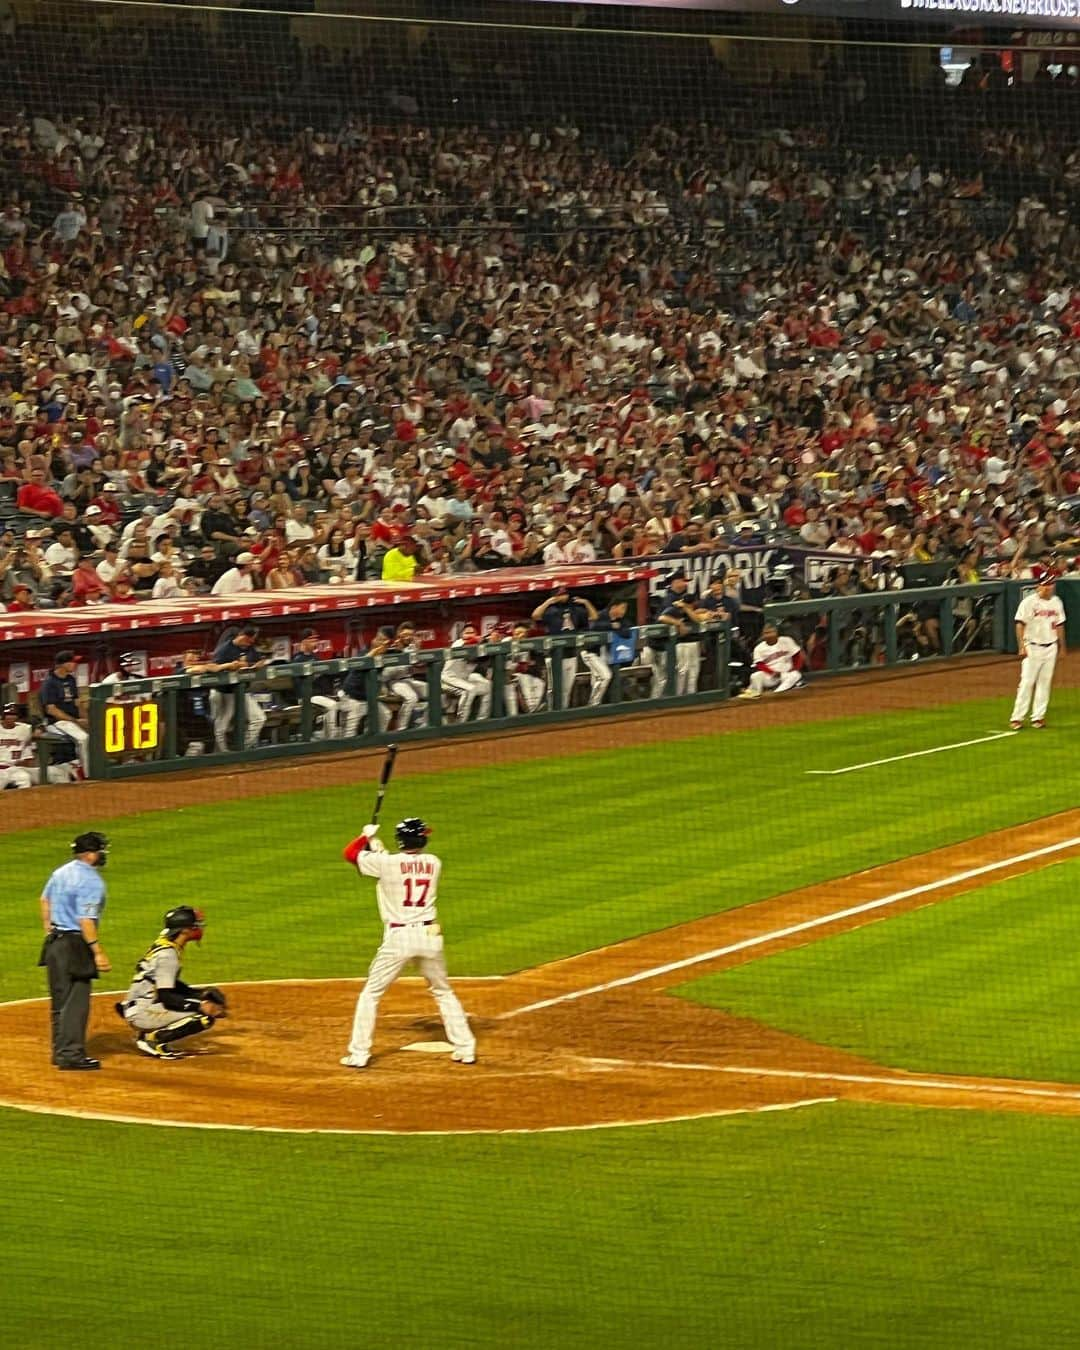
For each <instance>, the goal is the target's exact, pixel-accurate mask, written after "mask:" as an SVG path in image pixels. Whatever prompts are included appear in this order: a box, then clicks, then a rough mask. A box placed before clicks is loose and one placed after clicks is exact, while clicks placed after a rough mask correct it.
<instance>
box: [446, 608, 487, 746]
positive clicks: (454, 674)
mask: <svg viewBox="0 0 1080 1350" xmlns="http://www.w3.org/2000/svg"><path fill="white" fill-rule="evenodd" d="M479 641H480V634H479V633H478V632H477V629H476V625H475V624H471V623H467V624H466V625H465V627H464V628H462V630H461V635H460V637H457V638H455V639H454V641H453V642H451V644H450V657H449V659H448V660H447V661H446V662H445V664H444V665H443V670H442V682H443V688H444V689H449V690H451V691H452V692H453V693H455V694H458V695H459V696H460V697H459V701H458V721H459V722H467V721H468V720H469V718H470V717H471V716H472V711H473V708H474V707H475V706H476V704H477V703H479V705H480V712H479V718H480V720H481V721H484V720H485V719H486V718H488V717H490V716H491V681H490V680H489V679H488V677H487V676H486V675H481V674H480V672H479V671H478V670H477V668H476V660H475V658H473V657H471V656H470V655H469V648H470V647H475V646H476V645H477V644H478V643H479Z"/></svg>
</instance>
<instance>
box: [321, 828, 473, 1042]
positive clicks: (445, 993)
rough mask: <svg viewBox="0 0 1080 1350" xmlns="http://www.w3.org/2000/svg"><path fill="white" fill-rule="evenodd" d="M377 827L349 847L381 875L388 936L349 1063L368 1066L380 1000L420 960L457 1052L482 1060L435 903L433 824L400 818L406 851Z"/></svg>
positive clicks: (371, 976)
mask: <svg viewBox="0 0 1080 1350" xmlns="http://www.w3.org/2000/svg"><path fill="white" fill-rule="evenodd" d="M378 828H379V827H378V826H377V825H365V826H364V830H363V833H362V834H361V835H360V836H359V837H358V838H356V839H354V840H353V841H352V843H351V844H349V845H348V847H347V848H346V849H345V854H344V856H345V861H346V862H349V863H352V864H353V865H354V866H355V867H356V868H357V870H358V871H359V873H360V875H361V876H363V877H374V878H375V881H376V883H377V885H376V895H377V897H378V902H379V917H380V918H381V919H382V921H383V940H382V942H381V943H380V945H379V950H378V951H377V952H376V953H375V959H374V960H373V961H372V963H371V968H370V969H369V971H368V977H367V980H366V981H365V983H364V988H363V991H362V992H361V994H360V997H359V999H358V1000H357V1003H356V1015H355V1016H354V1018H353V1028H352V1039H351V1040H350V1041H349V1053H348V1054H347V1055H345V1056H344V1057H343V1059H342V1061H341V1062H342V1064H344V1065H345V1066H346V1067H347V1068H350V1069H364V1068H366V1067H367V1065H368V1061H369V1060H370V1058H371V1041H372V1037H373V1036H374V1034H375V1017H376V1014H377V1012H378V1009H379V1000H380V999H381V998H382V996H383V994H385V993H386V991H387V990H388V989H389V988H390V986H391V985H392V984H393V983H394V981H395V980H396V979H397V978H398V976H399V975H400V974H401V972H402V971H403V970H404V969H405V967H406V966H407V965H408V964H409V962H410V961H415V962H416V964H417V966H418V967H419V969H420V974H421V975H423V977H424V979H425V980H427V983H428V988H429V989H430V990H431V993H432V996H433V997H434V999H435V1002H436V1003H437V1004H438V1007H439V1016H440V1017H441V1018H442V1023H443V1026H444V1027H445V1028H446V1038H447V1040H448V1041H449V1042H450V1044H451V1045H452V1046H453V1059H454V1060H455V1061H456V1062H457V1063H458V1064H475V1063H476V1039H475V1037H474V1036H473V1033H472V1029H471V1027H470V1026H469V1019H468V1018H467V1017H466V1016H465V1010H464V1009H463V1008H462V1006H461V1004H460V1003H459V1002H458V998H457V995H456V994H455V993H454V991H453V989H452V988H451V987H450V981H449V979H448V978H447V974H446V961H445V958H444V957H443V937H442V929H441V928H440V927H439V921H438V914H437V912H436V908H435V906H436V902H437V900H438V893H439V874H440V872H441V871H442V863H441V862H440V861H439V859H438V858H437V857H436V856H435V855H434V853H428V852H427V841H428V835H429V834H430V833H431V831H430V830H429V829H428V827H427V826H426V825H425V824H424V822H423V821H422V820H419V819H418V818H417V817H415V816H411V817H409V818H408V819H407V820H403V821H401V822H400V823H399V824H398V826H397V828H396V830H395V831H394V833H395V835H396V837H397V843H398V848H399V849H400V850H401V851H400V853H388V852H387V851H386V849H385V848H384V847H383V846H382V844H381V843H380V841H379V840H378V839H376V838H375V834H376V831H377V830H378Z"/></svg>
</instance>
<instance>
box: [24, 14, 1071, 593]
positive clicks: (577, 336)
mask: <svg viewBox="0 0 1080 1350" xmlns="http://www.w3.org/2000/svg"><path fill="white" fill-rule="evenodd" d="M110 17H111V18H112V20H113V21H112V22H111V24H107V25H106V24H100V23H99V24H97V25H96V26H95V27H94V28H92V29H87V28H85V27H83V28H80V27H79V26H78V25H74V26H73V27H71V28H70V30H65V31H63V32H61V31H59V30H58V29H57V27H56V25H55V22H52V21H42V22H39V23H37V24H36V25H34V24H27V23H20V24H19V25H18V29H17V41H15V42H14V43H13V45H12V48H11V50H12V61H13V70H12V76H11V80H10V83H9V85H8V88H7V89H6V90H5V92H4V95H3V108H4V114H3V117H2V123H3V124H2V126H0V165H2V173H0V184H2V186H0V198H2V202H3V206H2V209H0V256H2V263H0V296H2V304H0V526H2V527H3V531H4V532H3V534H2V536H0V601H2V602H3V603H4V604H5V605H6V607H7V609H8V610H11V611H15V612H18V611H20V610H25V609H32V608H43V607H56V606H66V605H84V604H95V603H103V602H110V601H111V602H115V601H124V602H138V603H144V602H150V601H152V600H154V599H161V598H165V599H173V598H176V597H180V596H184V595H189V594H196V595H197V594H202V593H206V592H208V591H211V590H213V589H214V588H215V587H219V588H220V585H221V579H222V577H223V576H228V577H230V578H233V581H230V582H229V583H228V584H229V585H235V584H236V583H235V578H236V576H237V575H239V576H241V577H242V578H244V580H243V582H242V586H243V587H244V588H246V587H247V586H248V584H250V585H251V586H253V587H255V588H256V589H258V588H263V587H265V588H269V589H289V588H293V587H298V586H304V585H307V584H311V583H317V582H326V581H333V580H353V579H361V580H362V579H365V578H372V577H375V578H377V577H379V576H381V575H382V572H383V568H384V566H385V562H384V559H385V556H386V554H387V553H388V552H391V551H393V552H394V554H395V556H396V557H400V555H401V552H402V550H399V549H396V546H397V545H398V544H399V543H401V542H402V541H412V544H409V543H406V545H405V550H404V552H405V554H406V555H407V557H408V558H409V559H410V562H409V563H408V564H407V567H406V570H409V568H410V567H411V566H415V567H416V568H417V569H419V570H422V571H425V572H428V573H433V574H436V575H438V574H450V573H456V572H466V571H474V570H478V569H485V568H495V567H508V566H514V565H523V566H530V567H537V566H545V565H551V564H555V563H562V562H576V563H583V562H588V561H590V560H592V559H594V558H595V559H606V558H615V559H619V560H623V561H632V560H634V559H637V558H647V557H652V556H654V555H665V554H676V555H685V554H692V553H715V552H717V551H724V550H727V549H730V548H732V547H733V546H734V545H735V544H737V543H738V542H739V541H740V540H747V539H750V538H755V539H760V538H768V539H770V540H784V539H788V540H791V541H793V542H798V543H801V544H802V545H804V546H807V547H813V548H817V549H822V550H826V551H833V552H835V553H837V554H839V555H844V556H845V557H846V558H847V559H849V560H853V561H854V560H857V559H858V558H865V557H871V558H875V559H891V560H893V561H894V562H896V563H897V564H902V563H908V562H922V563H928V564H929V563H944V564H947V565H948V568H949V570H950V572H951V574H952V575H953V576H955V578H956V579H957V580H964V581H970V580H974V579H977V578H978V577H980V576H986V575H1017V576H1025V575H1029V571H1028V569H1030V567H1031V566H1032V565H1033V564H1035V563H1037V562H1040V561H1042V562H1045V561H1046V560H1047V559H1050V560H1051V561H1053V562H1054V563H1055V565H1057V566H1059V567H1065V566H1068V565H1069V559H1070V557H1071V546H1072V544H1073V543H1074V542H1075V540H1076V535H1077V533H1078V529H1077V524H1076V517H1077V512H1076V510H1075V503H1076V500H1077V498H1076V494H1077V493H1078V492H1080V456H1078V453H1077V449H1076V447H1077V445H1078V444H1080V439H1078V436H1080V384H1078V378H1080V349H1078V343H1080V292H1077V291H1076V290H1075V288H1074V287H1073V285H1072V284H1071V283H1072V279H1073V273H1074V267H1075V262H1076V254H1077V235H1076V230H1075V226H1074V225H1073V224H1072V221H1071V215H1070V211H1071V206H1072V203H1073V200H1074V196H1075V193H1076V189H1077V184H1078V183H1080V151H1077V150H1075V149H1074V148H1073V147H1074V144H1075V142H1074V139H1073V135H1072V128H1073V125H1074V123H1075V121H1076V114H1075V113H1074V101H1073V99H1072V97H1071V90H1072V77H1070V76H1068V75H1067V74H1064V73H1063V74H1061V75H1059V76H1057V77H1055V75H1054V74H1053V73H1052V72H1051V71H1049V69H1047V68H1044V67H1040V69H1039V70H1038V71H1037V72H1036V75H1035V78H1033V79H1032V80H1030V81H1029V82H1027V83H1026V84H1024V85H1023V86H1020V85H1016V86H1015V87H1014V86H1013V84H1011V83H1010V82H1008V81H1002V80H1000V79H998V78H996V77H995V74H996V75H1000V73H1001V72H1000V68H997V67H994V68H988V70H987V71H982V70H980V68H978V67H977V66H976V65H975V64H974V63H973V66H972V69H971V70H970V71H969V72H968V74H967V76H965V78H964V79H963V80H962V81H961V82H960V84H959V86H958V87H956V88H946V87H945V86H944V84H943V83H942V81H941V79H940V75H941V72H940V68H938V67H934V66H933V64H932V63H931V62H929V61H924V62H923V63H922V64H921V65H918V66H917V67H915V68H913V66H914V63H911V62H910V61H909V62H908V63H907V64H906V65H904V66H901V64H900V62H899V58H896V57H894V56H893V55H892V54H891V53H888V52H887V51H884V50H883V51H881V52H878V51H871V52H870V53H869V54H868V53H867V51H866V50H864V49H861V48H844V47H841V46H830V47H827V48H822V49H821V52H820V56H817V55H814V56H813V58H812V60H811V61H810V63H809V64H808V66H807V68H805V69H803V70H801V71H796V72H792V71H790V70H789V71H787V72H786V73H785V74H784V75H783V76H781V75H779V74H777V73H776V72H775V71H774V72H771V73H770V72H768V71H767V70H765V71H763V69H762V63H761V62H760V61H759V62H758V64H757V65H756V66H755V68H754V70H753V71H749V72H747V71H744V72H742V73H741V74H737V73H733V71H732V70H731V69H730V68H729V66H728V65H726V64H725V63H724V61H723V60H722V59H721V58H720V56H719V55H718V54H717V52H716V50H715V49H714V48H713V47H712V46H710V45H708V44H703V43H693V44H683V46H682V48H680V61H681V65H680V66H679V70H680V71H681V73H682V77H683V78H682V79H681V80H680V81H668V82H666V83H665V84H664V85H663V87H656V82H655V80H652V79H651V78H650V76H651V75H652V74H654V73H655V71H656V69H658V68H659V65H658V63H659V61H660V59H661V58H660V56H659V54H658V52H657V50H656V46H655V44H653V43H652V42H651V41H646V40H635V41H627V40H626V39H620V40H618V45H617V46H616V41H617V40H616V39H614V38H612V39H610V40H606V41H608V45H607V46H606V47H605V46H604V45H603V42H602V41H601V40H600V39H598V38H595V37H594V38H592V39H588V40H586V39H585V38H582V39H581V40H580V41H569V40H567V39H566V38H563V37H558V38H556V37H553V36H549V37H548V38H547V39H546V45H545V41H542V40H539V39H534V40H531V41H529V42H527V43H526V42H520V43H519V42H517V41H516V39H514V38H513V37H512V35H510V34H509V32H508V31H507V32H505V33H502V32H500V34H499V36H498V40H497V43H496V48H495V49H492V48H491V45H490V42H491V41H494V39H491V40H489V38H490V35H484V40H480V39H477V38H476V37H475V35H473V34H462V33H460V32H459V31H458V30H456V29H454V28H453V27H451V28H448V29H439V28H433V29H431V30H428V32H427V35H426V37H425V40H424V41H423V42H422V43H420V44H414V45H413V46H412V47H410V46H408V44H405V43H403V42H401V41H399V40H398V36H399V35H398V34H396V33H391V34H390V35H389V36H387V34H386V33H385V32H384V31H383V30H382V29H381V28H380V29H379V30H378V34H377V36H376V37H374V38H371V37H370V34H368V33H367V30H364V37H365V40H364V41H362V42H361V41H359V40H358V41H357V43H356V45H355V46H353V47H349V46H348V45H347V44H346V45H345V46H344V47H343V48H340V49H338V50H333V51H331V50H330V49H328V48H325V47H322V46H320V45H318V44H312V43H306V44H305V43H299V42H297V41H296V38H295V36H293V35H290V33H289V32H287V31H284V30H280V29H278V28H269V27H267V28H266V30H265V31H262V30H260V44H261V45H259V47H258V52H259V55H260V59H258V60H252V59H250V57H249V53H247V52H246V51H245V49H244V47H243V44H238V42H237V39H236V34H235V32H228V33H227V32H222V31H214V30H212V29H211V28H210V27H208V26H207V25H206V24H199V23H196V22H195V21H194V20H190V21H189V20H188V19H187V18H182V17H175V16H173V15H171V14H170V16H169V21H168V22H163V23H162V24H160V25H158V26H156V27H155V26H154V25H147V24H145V23H141V22H133V23H131V24H130V26H128V27H125V26H124V22H123V16H122V15H121V17H119V18H117V17H115V16H110ZM246 17H247V18H248V19H251V16H246ZM369 39H370V40H369ZM466 39H468V40H466ZM589 41H591V42H593V43H594V44H595V43H597V42H599V43H600V47H599V49H598V50H599V51H600V52H601V53H606V54H607V56H606V58H605V60H606V67H605V66H603V63H601V65H599V66H597V68H598V69H600V68H606V69H608V70H609V71H610V70H611V68H612V64H613V63H612V60H611V55H612V53H613V52H615V51H617V53H618V57H617V71H616V74H615V76H611V77H609V78H606V79H602V80H599V81H589V80H587V79H584V78H583V74H584V72H585V71H587V70H588V69H589V68H590V63H594V62H596V61H599V59H600V58H599V56H597V55H596V53H595V52H594V51H593V49H591V48H590V47H589V46H588V42H589ZM571 53H572V56H571V55H570V54H571ZM909 55H910V54H909ZM136 60H137V62H138V64H139V67H140V70H141V71H142V72H143V76H144V78H142V79H141V80H140V81H138V82H136V86H135V87H132V81H131V80H130V78H129V75H130V71H131V69H132V62H133V61H136ZM286 63H288V65H287V68H288V69H289V70H290V71H291V72H292V78H291V79H290V80H289V81H288V82H285V84H284V86H283V82H282V80H281V78H280V73H281V70H282V69H283V68H286ZM616 76H617V77H616ZM969 77H970V78H969ZM412 545H415V547H413V546H412ZM238 560H242V561H239V562H238ZM853 575H855V574H854V573H853ZM867 575H870V574H869V572H868V573H867ZM219 593H220V592H219Z"/></svg>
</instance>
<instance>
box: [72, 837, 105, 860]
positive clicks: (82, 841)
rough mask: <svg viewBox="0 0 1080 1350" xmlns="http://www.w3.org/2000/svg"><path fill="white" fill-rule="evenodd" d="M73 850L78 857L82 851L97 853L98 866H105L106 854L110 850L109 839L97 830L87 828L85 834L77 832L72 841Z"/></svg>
mask: <svg viewBox="0 0 1080 1350" xmlns="http://www.w3.org/2000/svg"><path fill="white" fill-rule="evenodd" d="M71 851H72V853H74V854H75V856H76V857H78V856H79V854H80V853H96V854H97V855H98V862H97V865H98V867H104V866H105V855H106V853H108V851H109V841H108V839H106V838H105V836H104V835H103V834H101V833H99V832H98V831H97V830H87V831H86V832H85V833H84V834H77V835H76V836H75V838H74V839H73V840H72V843H71Z"/></svg>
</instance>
